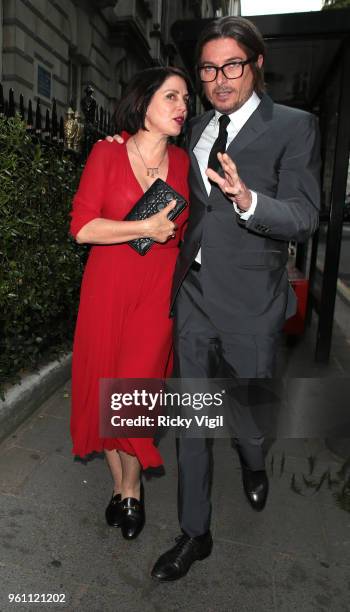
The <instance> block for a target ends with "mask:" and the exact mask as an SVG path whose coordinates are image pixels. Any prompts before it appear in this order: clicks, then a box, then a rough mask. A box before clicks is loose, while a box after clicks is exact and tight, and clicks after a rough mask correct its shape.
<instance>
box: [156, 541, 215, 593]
mask: <svg viewBox="0 0 350 612" xmlns="http://www.w3.org/2000/svg"><path fill="white" fill-rule="evenodd" d="M175 542H176V544H175V546H174V547H173V548H171V549H170V550H168V551H167V552H166V553H164V555H162V556H161V557H159V559H158V561H157V562H156V564H155V565H154V567H153V569H152V572H151V574H152V577H153V578H156V579H157V580H160V581H161V582H166V581H170V580H178V579H179V578H182V576H185V574H187V572H188V570H189V569H190V567H191V565H192V563H194V561H202V560H203V559H205V558H206V557H209V555H210V553H211V551H212V548H213V539H212V537H211V533H210V531H208V533H205V534H204V535H201V536H198V537H196V538H190V536H188V535H187V534H186V533H184V534H182V535H180V536H178V537H177V538H176V540H175Z"/></svg>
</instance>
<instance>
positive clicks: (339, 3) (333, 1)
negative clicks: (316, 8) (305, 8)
mask: <svg viewBox="0 0 350 612" xmlns="http://www.w3.org/2000/svg"><path fill="white" fill-rule="evenodd" d="M342 8H350V0H324V1H323V7H322V9H323V10H327V9H342Z"/></svg>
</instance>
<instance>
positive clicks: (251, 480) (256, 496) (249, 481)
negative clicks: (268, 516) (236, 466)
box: [242, 465, 269, 512]
mask: <svg viewBox="0 0 350 612" xmlns="http://www.w3.org/2000/svg"><path fill="white" fill-rule="evenodd" d="M242 482H243V489H244V492H245V494H246V497H247V500H248V501H249V503H250V505H251V507H252V508H253V509H254V510H256V511H257V512H261V510H263V509H264V507H265V504H266V500H267V496H268V493H269V481H268V478H267V475H266V472H265V470H257V471H254V470H250V469H248V468H247V467H245V466H243V465H242Z"/></svg>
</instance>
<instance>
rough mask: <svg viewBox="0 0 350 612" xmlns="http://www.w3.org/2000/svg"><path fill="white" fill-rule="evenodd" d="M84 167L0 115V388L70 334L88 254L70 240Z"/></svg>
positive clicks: (60, 346)
mask: <svg viewBox="0 0 350 612" xmlns="http://www.w3.org/2000/svg"><path fill="white" fill-rule="evenodd" d="M80 172H81V168H80V167H79V166H78V165H77V164H76V162H75V160H74V159H73V158H72V157H70V156H68V155H67V154H65V153H63V152H62V151H58V150H57V149H55V148H53V147H52V148H51V147H50V148H49V147H47V146H45V145H41V144H39V143H38V144H35V143H33V141H32V139H31V138H30V137H29V136H28V135H27V134H26V130H25V126H24V124H23V123H22V122H21V120H20V118H19V117H15V118H10V119H6V118H4V117H0V237H1V238H0V312H1V320H0V342H1V352H0V353H1V354H0V385H1V384H3V383H4V382H11V381H14V380H15V378H16V374H18V372H20V371H21V370H23V369H25V370H27V369H32V368H33V367H35V366H36V365H37V364H38V363H39V362H40V361H41V360H42V358H43V357H45V358H46V357H48V356H52V355H54V354H57V353H58V352H59V351H60V350H62V349H64V348H66V347H67V346H68V345H69V343H70V341H71V337H72V331H73V328H74V320H75V316H76V308H77V299H78V293H79V286H80V279H81V273H82V268H83V260H84V255H85V250H84V249H81V247H80V248H79V247H77V245H76V244H75V242H74V240H73V239H71V238H70V237H69V235H68V227H69V215H68V213H69V210H70V208H71V200H72V195H73V194H74V191H75V190H76V187H77V183H78V179H79V176H80Z"/></svg>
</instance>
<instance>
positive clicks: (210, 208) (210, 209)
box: [207, 204, 213, 212]
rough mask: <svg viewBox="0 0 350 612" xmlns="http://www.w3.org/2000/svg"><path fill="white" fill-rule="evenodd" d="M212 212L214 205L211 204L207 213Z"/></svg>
mask: <svg viewBox="0 0 350 612" xmlns="http://www.w3.org/2000/svg"><path fill="white" fill-rule="evenodd" d="M212 210H213V207H212V205H211V204H209V206H207V211H208V212H211V211H212Z"/></svg>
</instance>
